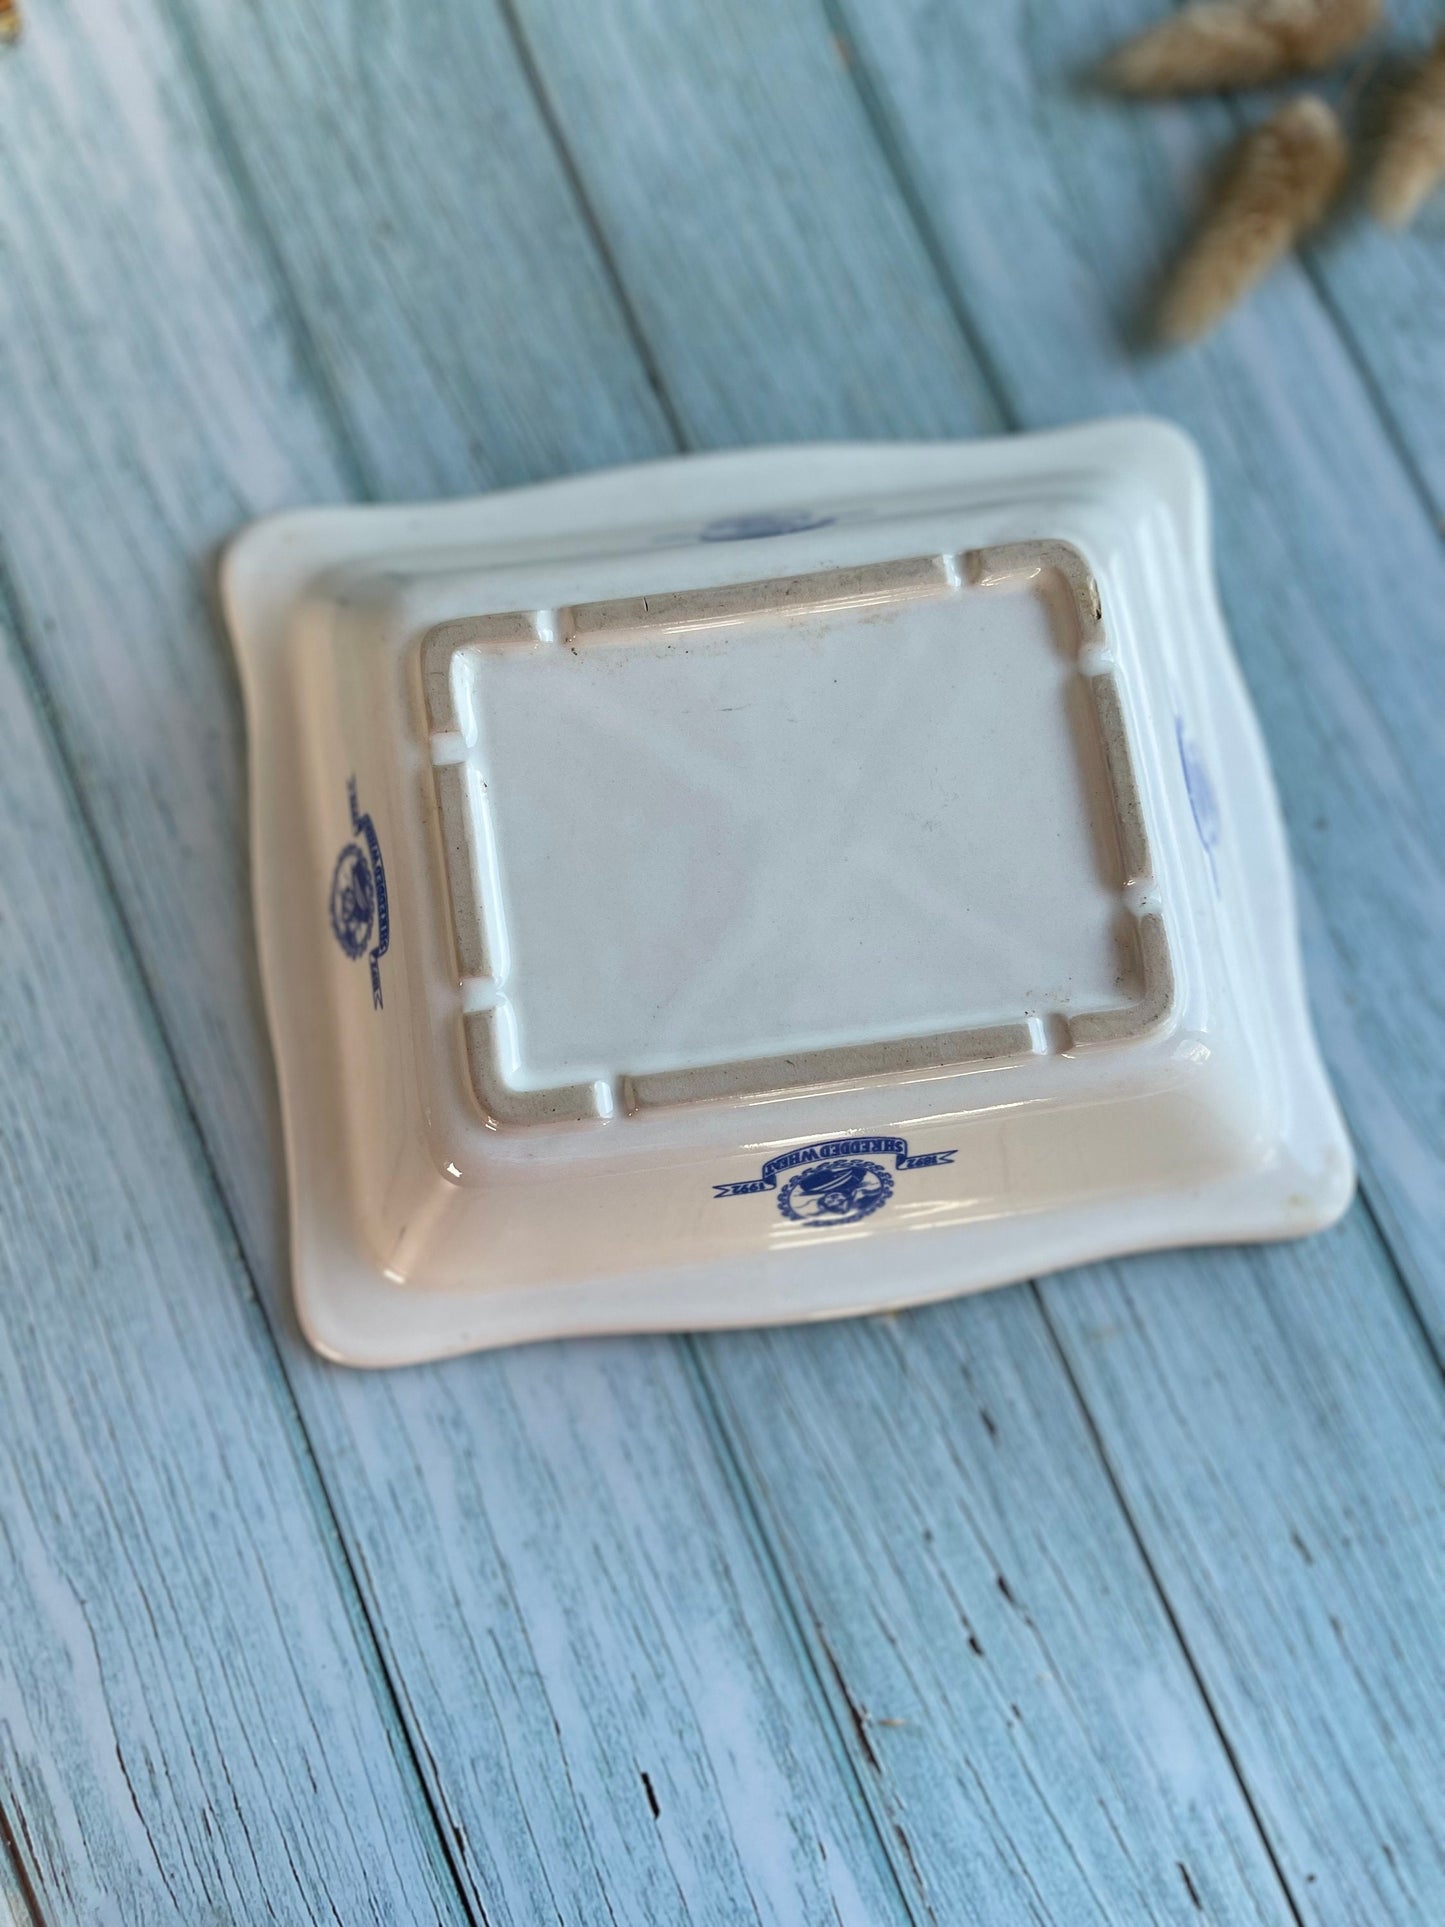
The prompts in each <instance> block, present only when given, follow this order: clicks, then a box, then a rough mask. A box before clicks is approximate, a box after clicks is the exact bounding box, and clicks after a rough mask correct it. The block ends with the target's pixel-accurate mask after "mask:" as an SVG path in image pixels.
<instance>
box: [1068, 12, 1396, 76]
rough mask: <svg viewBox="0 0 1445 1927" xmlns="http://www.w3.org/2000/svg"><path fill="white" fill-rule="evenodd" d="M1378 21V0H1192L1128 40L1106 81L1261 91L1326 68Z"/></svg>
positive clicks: (1113, 60) (1108, 67) (1109, 66)
mask: <svg viewBox="0 0 1445 1927" xmlns="http://www.w3.org/2000/svg"><path fill="white" fill-rule="evenodd" d="M1379 17H1380V0H1195V4H1194V5H1193V6H1187V7H1185V8H1184V9H1183V10H1182V11H1181V12H1179V13H1176V14H1174V15H1173V16H1172V18H1170V19H1168V20H1161V21H1160V22H1159V24H1158V26H1155V27H1150V28H1148V29H1147V30H1146V31H1145V32H1144V33H1141V34H1139V35H1137V36H1136V37H1135V38H1134V39H1133V40H1129V41H1126V42H1125V43H1124V45H1123V46H1122V47H1120V48H1119V49H1118V51H1117V52H1116V53H1115V54H1114V55H1113V56H1112V58H1111V59H1110V60H1109V61H1108V62H1107V63H1106V65H1105V68H1104V78H1105V79H1106V80H1107V81H1108V82H1109V84H1110V85H1111V86H1114V87H1117V88H1118V89H1119V90H1120V92H1122V93H1126V94H1193V93H1205V92H1208V91H1210V90H1211V89H1213V88H1216V87H1256V86H1259V85H1261V84H1262V83H1263V82H1265V81H1270V80H1278V79H1279V78H1281V76H1283V75H1285V74H1302V73H1313V72H1316V71H1317V70H1318V69H1320V68H1322V67H1328V66H1329V64H1330V62H1331V61H1333V60H1337V59H1338V58H1339V57H1340V55H1341V54H1344V53H1348V52H1349V50H1350V49H1351V48H1352V47H1355V46H1358V45H1359V43H1360V41H1362V40H1363V39H1364V38H1365V36H1366V34H1368V33H1369V32H1370V30H1371V28H1372V27H1373V26H1374V25H1375V22H1376V21H1377V20H1378V19H1379Z"/></svg>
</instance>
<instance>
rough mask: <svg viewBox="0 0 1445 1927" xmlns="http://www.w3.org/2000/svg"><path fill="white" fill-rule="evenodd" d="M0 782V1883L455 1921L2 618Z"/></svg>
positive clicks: (174, 1912)
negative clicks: (1, 1837)
mask: <svg viewBox="0 0 1445 1927" xmlns="http://www.w3.org/2000/svg"><path fill="white" fill-rule="evenodd" d="M0 790H3V796H4V821H5V834H4V836H3V837H0V906H3V907H0V1224H3V1227H4V1231H3V1236H0V1411H3V1414H4V1418H3V1423H0V1817H3V1832H4V1834H5V1843H4V1844H3V1845H0V1863H3V1862H4V1860H5V1859H6V1857H7V1856H6V1847H7V1846H8V1849H9V1854H8V1858H9V1866H8V1867H7V1869H6V1876H7V1877H8V1885H9V1887H10V1890H11V1892H12V1894H13V1895H14V1896H15V1897H16V1899H15V1904H14V1906H13V1910H7V1913H6V1917H7V1919H8V1918H13V1919H14V1920H15V1921H17V1922H20V1921H24V1920H26V1919H27V1918H28V1916H29V1914H30V1912H31V1910H33V1912H34V1915H35V1917H36V1918H37V1919H39V1920H43V1921H47V1922H57V1923H61V1922H64V1923H69V1922H74V1923H84V1924H85V1927H91V1924H92V1923H94V1924H95V1927H130V1924H131V1923H134V1922H147V1923H149V1922H162V1921H166V1922H175V1923H177V1927H192V1924H193V1923H195V1922H199V1921H260V1920H271V1921H285V1922H297V1923H300V1922H323V1921H324V1922H334V1921H335V1920H337V1919H341V1920H345V1921H347V1922H356V1923H358V1924H359V1923H363V1922H376V1923H379V1922H391V1923H396V1927H413V1923H420V1922H440V1921H458V1922H459V1921H464V1920H465V1919H466V1918H467V1914H466V1910H465V1909H464V1908H463V1907H462V1905H461V1903H460V1901H459V1898H458V1896H457V1893H456V1890H455V1887H454V1885H453V1881H452V1877H451V1874H450V1871H449V1869H448V1867H447V1864H446V1860H445V1856H444V1855H443V1853H442V1851H441V1847H440V1843H439V1841H438V1839H437V1835H436V1830H435V1826H434V1823H433V1819H432V1816H431V1814H430V1812H429V1811H428V1809H427V1805H426V1801H425V1799H424V1798H423V1796H422V1790H421V1785H420V1782H419V1780H418V1779H417V1777H416V1775H415V1773H414V1771H413V1768H412V1764H411V1761H410V1759H409V1757H408V1753H407V1747H406V1742H405V1739H404V1737H403V1735H402V1732H401V1730H400V1722H399V1720H398V1719H397V1716H396V1712H395V1708H394V1707H393V1705H392V1703H391V1700H390V1696H389V1694H388V1691H387V1688H386V1685H385V1682H384V1680H383V1678H382V1676H381V1668H380V1667H379V1666H378V1664H377V1663H376V1655H375V1651H374V1648H373V1644H372V1640H371V1636H370V1634H369V1632H368V1630H367V1628H366V1626H365V1624H364V1621H363V1619H362V1616H361V1613H360V1610H359V1605H358V1600H357V1597H356V1594H355V1591H354V1588H353V1587H352V1584H351V1581H350V1577H349V1575H348V1574H347V1573H346V1571H345V1569H344V1567H343V1566H342V1565H341V1563H340V1561H339V1560H338V1559H337V1557H336V1554H335V1547H334V1543H333V1538H334V1535H333V1530H332V1526H331V1523H330V1520H329V1518H328V1514H327V1508H326V1506H325V1503H324V1501H323V1499H322V1496H321V1493H320V1491H319V1488H318V1485H317V1481H316V1476H315V1469H314V1466H313V1465H312V1463H311V1461H310V1456H309V1453H308V1449H307V1445H306V1441H305V1438H304V1436H303V1434H302V1430H301V1427H300V1425H299V1424H298V1422H297V1418H296V1413H295V1411H294V1408H293V1406H292V1402H291V1398H290V1395H289V1392H288V1390H287V1387H286V1385H285V1382H284V1380H283V1378H282V1376H281V1373H280V1372H279V1370H278V1369H277V1364H276V1358H275V1352H274V1349H273V1346H272V1344H271V1341H270V1338H269V1336H268V1334H267V1331H266V1327H265V1324H264V1322H263V1320H262V1318H261V1315H260V1313H259V1310H258V1309H257V1307H256V1305H255V1303H254V1301H253V1300H252V1299H251V1298H250V1297H249V1295H248V1293H247V1291H246V1289H245V1281H244V1276H243V1273H242V1270H241V1266H240V1263H239V1261H238V1258H237V1254H236V1252H235V1248H234V1246H233V1244H232V1243H231V1241H230V1239H229V1237H228V1235H227V1232H226V1229H225V1227H224V1226H223V1225H221V1224H220V1223H218V1221H217V1213H216V1211H215V1207H214V1199H213V1195H212V1192H211V1187H210V1181H209V1176H208V1174H207V1173H206V1171H205V1170H204V1168H203V1166H202V1165H201V1163H200V1161H199V1159H198V1158H197V1156H196V1149H195V1145H194V1142H193V1136H192V1132H191V1128H190V1121H189V1118H188V1116H187V1114H186V1112H185V1110H184V1107H183V1105H182V1103H181V1100H180V1096H179V1093H178V1091H177V1090H176V1088H175V1086H174V1083H173V1081H172V1079H171V1078H170V1076H169V1074H168V1071H167V1069H166V1066H165V1063H164V1060H163V1059H162V1058H161V1057H159V1056H158V1053H157V1051H156V1048H155V1045H156V1039H155V1034H154V1030H153V1027H152V1024H151V1021H150V1017H149V1013H148V1012H146V1011H145V1010H144V1007H143V1004H142V1000H141V999H140V997H139V995H138V989H137V986H136V984H135V982H134V979H133V976H132V975H131V973H130V971H129V968H128V965H127V963H126V960H125V956H124V946H123V944H121V943H119V942H118V940H117V933H116V930H115V927H114V920H113V917H112V915H111V913H110V910H109V907H108V905H107V904H106V903H105V901H104V899H103V897H102V895H101V893H100V891H99V890H98V888H97V878H96V876H95V873H94V871H93V868H92V867H91V866H90V864H89V862H88V861H87V857H86V854H85V851H84V847H83V842H82V838H81V836H80V834H79V832H78V829H77V825H76V823H75V820H74V817H73V814H72V805H71V803H70V800H69V799H68V797H67V796H66V795H65V793H64V790H63V787H62V783H61V781H60V779H59V776H58V773H57V771H56V769H55V768H54V766H53V764H52V762H51V760H50V756H49V753H48V750H47V746H46V745H45V743H44V742H43V740H42V738H41V735H40V733H39V730H38V729H37V726H36V720H35V716H34V712H33V709H32V705H31V699H30V693H29V691H28V690H27V688H26V687H25V685H24V683H23V681H22V680H21V678H20V677H19V676H18V675H17V672H16V665H15V660H14V655H13V642H12V638H11V636H10V634H9V631H8V628H7V627H6V626H5V625H4V623H3V622H0ZM4 1891H5V1884H0V1894H3V1893H4Z"/></svg>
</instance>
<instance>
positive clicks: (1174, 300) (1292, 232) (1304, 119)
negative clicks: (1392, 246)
mask: <svg viewBox="0 0 1445 1927" xmlns="http://www.w3.org/2000/svg"><path fill="white" fill-rule="evenodd" d="M1348 158H1349V150H1348V147H1347V145H1346V142H1345V136H1344V133H1343V131H1342V130H1341V127H1340V123H1339V121H1338V120H1337V119H1336V118H1335V115H1334V113H1333V111H1332V110H1331V109H1330V108H1329V107H1327V106H1326V105H1325V103H1324V102H1323V101H1322V100H1319V99H1317V98H1315V96H1314V95H1311V94H1305V95H1301V96H1300V97H1299V98H1298V99H1296V100H1292V101H1290V102H1289V104H1288V105H1287V106H1285V107H1282V108H1280V110H1279V112H1278V113H1277V114H1275V115H1273V116H1272V117H1271V118H1270V119H1269V120H1267V121H1265V122H1264V123H1263V125H1262V126H1259V127H1256V128H1255V129H1254V130H1253V131H1252V132H1251V133H1248V134H1246V135H1245V137H1244V139H1243V140H1242V141H1241V142H1240V144H1239V147H1238V149H1237V150H1236V153H1235V158H1234V163H1233V166H1232V168H1231V170H1230V173H1229V175H1228V178H1227V179H1226V180H1225V182H1224V185H1223V187H1222V188H1221V190H1220V194H1219V198H1218V200H1217V201H1216V202H1215V204H1214V207H1213V209H1212V211H1211V212H1210V215H1209V217H1208V219H1207V220H1206V222H1205V224H1204V226H1203V228H1202V229H1201V230H1200V232H1199V234H1198V236H1197V237H1196V239H1195V241H1194V245H1193V246H1192V247H1191V248H1190V250H1189V252H1188V254H1187V255H1186V256H1185V257H1184V259H1183V261H1181V262H1180V264H1179V267H1178V269H1177V270H1176V272H1175V275H1174V279H1173V281H1172V282H1171V283H1170V286H1169V289H1168V291H1167V293H1166V294H1165V297H1164V302H1163V306H1162V308H1161V311H1160V317H1159V332H1160V334H1161V335H1162V336H1163V338H1164V339H1165V340H1166V341H1193V340H1195V339H1197V337H1198V336H1200V335H1203V334H1207V333H1208V332H1209V330H1210V329H1211V328H1212V327H1214V325H1215V324H1216V323H1217V322H1218V321H1220V320H1221V319H1222V318H1223V316H1224V315H1226V314H1227V313H1228V312H1229V310H1230V309H1231V308H1232V307H1233V306H1234V305H1235V303H1236V302H1237V301H1238V300H1239V299H1240V298H1241V297H1242V296H1243V295H1245V294H1247V293H1248V291H1249V290H1250V289H1251V288H1252V287H1253V286H1254V284H1255V283H1256V282H1257V281H1258V280H1260V279H1261V278H1262V277H1263V276H1264V275H1265V274H1266V273H1268V271H1269V269H1270V268H1272V267H1273V266H1274V264H1275V262H1276V261H1278V260H1279V258H1280V257H1281V255H1284V254H1287V253H1288V252H1289V250H1290V248H1291V247H1293V245H1294V243H1295V241H1296V240H1297V239H1298V238H1299V236H1300V235H1301V234H1303V233H1304V232H1305V230H1306V229H1307V228H1311V227H1313V226H1314V224H1315V223H1316V221H1318V220H1319V219H1320V217H1321V215H1322V214H1323V213H1324V211H1325V209H1326V208H1327V207H1328V206H1329V204H1330V202H1331V201H1332V200H1333V199H1334V198H1335V195H1336V194H1337V193H1338V192H1339V188H1340V184H1341V183H1342V181H1343V180H1344V177H1345V168H1346V164H1347V162H1348Z"/></svg>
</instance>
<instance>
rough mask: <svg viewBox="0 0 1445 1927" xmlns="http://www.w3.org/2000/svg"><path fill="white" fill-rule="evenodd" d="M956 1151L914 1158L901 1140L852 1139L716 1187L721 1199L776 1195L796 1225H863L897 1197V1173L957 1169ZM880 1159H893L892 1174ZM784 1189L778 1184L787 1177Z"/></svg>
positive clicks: (771, 1162)
mask: <svg viewBox="0 0 1445 1927" xmlns="http://www.w3.org/2000/svg"><path fill="white" fill-rule="evenodd" d="M957 1156H958V1152H957V1151H956V1150H955V1151H919V1152H916V1153H914V1154H913V1155H911V1156H910V1154H909V1150H908V1140H907V1139H906V1138H901V1137H852V1138H833V1139H825V1140H824V1141H823V1142H822V1143H819V1144H800V1145H798V1146H797V1147H796V1148H795V1149H794V1150H791V1151H783V1152H781V1153H780V1154H779V1155H778V1156H777V1157H775V1158H769V1159H768V1161H767V1163H766V1164H765V1165H764V1166H763V1168H762V1171H761V1172H760V1174H759V1175H758V1176H757V1177H755V1178H744V1179H743V1180H742V1181H741V1182H740V1183H736V1184H715V1185H714V1186H713V1194H714V1196H715V1197H719V1198H745V1197H749V1196H751V1195H752V1194H753V1193H754V1192H758V1191H776V1192H777V1196H778V1209H779V1211H781V1212H782V1214H783V1216H784V1217H785V1218H790V1219H792V1221H793V1222H794V1223H795V1224H820V1225H841V1224H859V1223H861V1222H862V1220H863V1219H864V1218H871V1217H872V1215H873V1213H874V1212H875V1211H881V1210H882V1209H883V1207H884V1205H885V1204H887V1202H888V1200H889V1199H890V1198H891V1197H892V1196H893V1185H894V1175H893V1173H894V1171H922V1170H926V1169H927V1168H928V1167H929V1166H930V1165H935V1164H952V1162H953V1160H954V1159H955V1158H956V1157H957ZM879 1158H892V1160H893V1171H890V1170H889V1169H888V1167H887V1165H886V1164H880V1163H878V1162H877V1160H878V1159H879ZM790 1171H791V1172H794V1173H796V1175H795V1176H792V1177H789V1178H787V1180H786V1182H785V1183H784V1184H783V1186H782V1188H781V1190H780V1189H779V1187H778V1179H779V1178H781V1177H783V1175H784V1174H785V1173H786V1172H790Z"/></svg>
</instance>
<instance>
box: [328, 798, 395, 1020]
mask: <svg viewBox="0 0 1445 1927" xmlns="http://www.w3.org/2000/svg"><path fill="white" fill-rule="evenodd" d="M346 800H347V802H348V804H349V805H350V808H351V832H352V840H351V841H350V842H347V843H343V844H342V846H341V854H340V855H339V856H338V857H337V859H336V868H335V869H334V870H333V871H332V872H331V903H330V909H331V934H332V935H333V936H334V937H335V939H336V941H337V942H338V943H339V944H340V945H341V948H342V950H343V951H344V953H345V954H346V955H347V956H348V957H350V958H351V960H352V962H353V963H355V962H357V961H358V960H359V959H360V958H362V957H364V956H366V955H367V952H368V948H369V950H370V962H371V1002H372V1006H373V1008H374V1009H376V1010H380V1009H381V960H382V958H383V957H384V956H385V955H386V952H387V948H388V946H389V944H390V943H391V911H390V908H389V907H388V904H387V900H386V869H385V867H384V865H383V864H382V861H381V845H380V843H379V842H378V841H377V837H376V825H375V824H374V823H373V822H372V820H371V817H370V815H363V814H362V812H361V811H360V810H359V809H358V808H357V803H356V778H355V777H354V776H353V777H352V778H351V780H350V782H348V784H347V785H346ZM373 930H374V931H375V933H376V941H375V943H372V940H371V939H372V932H373Z"/></svg>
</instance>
